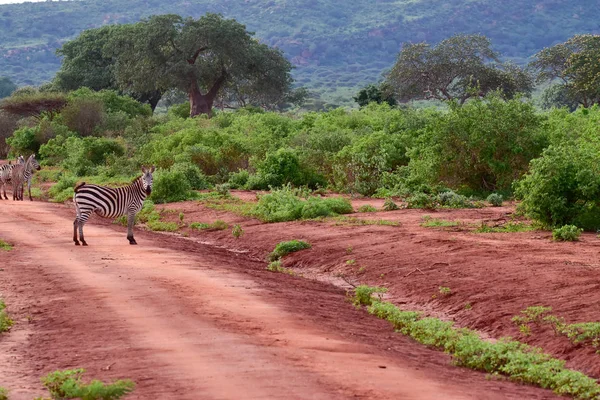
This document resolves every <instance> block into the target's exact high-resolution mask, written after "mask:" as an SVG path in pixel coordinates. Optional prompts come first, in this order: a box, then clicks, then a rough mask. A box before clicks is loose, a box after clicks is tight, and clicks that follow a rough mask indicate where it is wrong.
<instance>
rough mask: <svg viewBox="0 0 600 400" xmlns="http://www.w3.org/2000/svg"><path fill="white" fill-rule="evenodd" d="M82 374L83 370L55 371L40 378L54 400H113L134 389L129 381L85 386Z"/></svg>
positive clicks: (92, 383)
mask: <svg viewBox="0 0 600 400" xmlns="http://www.w3.org/2000/svg"><path fill="white" fill-rule="evenodd" d="M84 372H85V370H83V369H75V370H65V371H55V372H52V373H50V374H48V375H46V376H45V377H44V378H42V383H43V384H44V386H45V387H46V388H47V389H48V391H49V392H50V395H51V396H52V398H53V399H56V400H61V399H81V400H115V399H120V398H121V397H123V396H125V395H126V394H128V393H131V392H132V391H133V389H134V388H135V384H134V383H133V382H132V381H130V380H117V381H115V382H113V383H111V384H105V383H103V382H101V381H98V380H93V381H91V382H90V383H88V384H85V383H83V382H82V380H81V379H82V375H83V373H84Z"/></svg>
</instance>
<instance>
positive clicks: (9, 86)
mask: <svg viewBox="0 0 600 400" xmlns="http://www.w3.org/2000/svg"><path fill="white" fill-rule="evenodd" d="M15 90H17V85H15V84H14V83H13V81H11V80H10V78H6V77H1V78H0V99H3V98H5V97H8V96H10V95H11V94H12V93H13V92H14V91H15Z"/></svg>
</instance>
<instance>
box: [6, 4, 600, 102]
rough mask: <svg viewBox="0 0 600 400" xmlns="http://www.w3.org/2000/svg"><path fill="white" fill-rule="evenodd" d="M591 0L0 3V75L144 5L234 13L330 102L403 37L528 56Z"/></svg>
mask: <svg viewBox="0 0 600 400" xmlns="http://www.w3.org/2000/svg"><path fill="white" fill-rule="evenodd" d="M593 3H594V2H593V1H589V0H585V1H584V0H572V1H564V0H444V1H432V0H345V1H343V2H340V1H337V0H335V1H334V0H243V1H242V0H170V1H164V0H74V1H47V2H41V3H24V4H13V5H2V6H0V76H3V75H6V76H9V77H10V78H11V79H12V80H13V81H15V82H16V83H18V84H19V85H37V84H40V83H42V82H44V81H48V80H50V79H52V77H53V76H54V73H55V72H56V70H57V69H58V68H59V66H60V60H59V59H58V58H57V57H56V55H55V53H54V52H55V49H56V48H57V47H60V45H61V43H63V42H64V41H65V40H68V39H71V38H73V37H75V36H76V35H77V34H78V33H79V32H80V31H82V30H84V29H88V28H93V27H98V26H102V25H106V24H115V23H130V22H135V21H138V20H139V19H141V18H144V17H146V16H149V15H152V14H165V13H177V14H181V15H190V16H194V17H198V16H200V15H202V14H204V13H206V12H216V13H221V14H223V15H224V16H225V17H227V18H235V19H237V20H238V21H239V22H241V23H243V24H245V25H246V26H247V27H248V29H249V30H251V31H254V32H256V34H257V36H258V37H260V38H261V39H262V40H263V41H264V42H266V43H268V44H269V45H274V46H278V47H279V48H281V49H282V50H283V51H284V52H285V54H286V56H287V57H288V58H289V59H290V60H291V61H292V63H293V64H294V65H295V66H296V67H297V68H296V70H295V71H294V76H295V78H296V80H297V82H298V83H299V84H301V85H304V86H307V87H309V88H310V89H313V90H315V91H318V92H319V93H320V94H321V95H322V97H323V98H324V99H326V100H327V101H329V102H330V103H334V104H343V103H345V102H346V103H347V102H348V101H351V99H350V98H351V96H352V95H353V94H355V92H356V90H357V89H358V88H359V87H361V86H363V85H365V84H367V83H370V82H374V81H377V80H378V79H379V78H380V76H381V73H382V72H383V71H384V70H385V69H386V68H389V67H390V66H391V65H392V64H393V62H394V60H395V57H396V55H397V54H398V52H399V50H400V47H401V44H402V42H405V41H412V42H419V41H428V42H438V41H440V40H442V39H444V38H446V37H448V36H450V35H452V34H454V33H458V32H462V33H482V34H484V35H486V36H488V37H489V38H490V39H491V40H492V43H493V45H494V48H495V49H496V50H498V51H500V52H501V53H502V54H503V55H504V56H505V57H507V58H512V59H514V60H515V61H517V62H525V61H526V60H527V58H528V57H530V56H531V55H532V54H534V53H535V52H537V51H538V50H540V49H542V48H543V47H546V46H549V45H552V44H554V43H557V42H560V41H564V40H566V39H567V38H569V37H570V36H572V35H574V34H577V33H600V7H596V6H595V5H594V4H593Z"/></svg>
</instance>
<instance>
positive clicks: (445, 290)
mask: <svg viewBox="0 0 600 400" xmlns="http://www.w3.org/2000/svg"><path fill="white" fill-rule="evenodd" d="M440 294H441V295H443V296H449V295H451V294H452V290H451V289H450V288H449V287H447V286H440Z"/></svg>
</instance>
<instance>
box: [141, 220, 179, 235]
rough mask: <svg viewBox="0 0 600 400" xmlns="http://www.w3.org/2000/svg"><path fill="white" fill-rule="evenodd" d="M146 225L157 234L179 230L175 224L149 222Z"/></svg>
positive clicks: (156, 221)
mask: <svg viewBox="0 0 600 400" xmlns="http://www.w3.org/2000/svg"><path fill="white" fill-rule="evenodd" d="M147 225H148V228H150V230H151V231H158V232H176V231H177V230H178V229H179V224H177V222H164V221H158V220H150V221H148V223H147Z"/></svg>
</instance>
